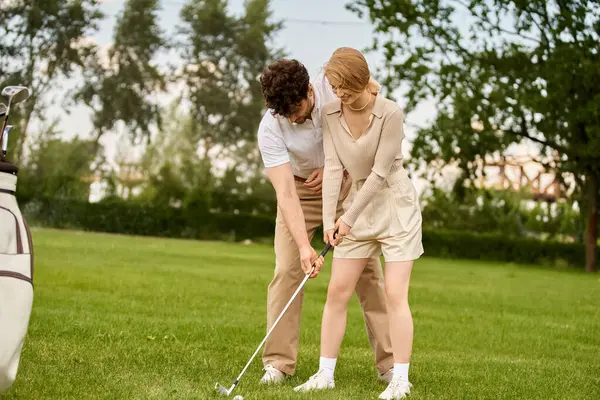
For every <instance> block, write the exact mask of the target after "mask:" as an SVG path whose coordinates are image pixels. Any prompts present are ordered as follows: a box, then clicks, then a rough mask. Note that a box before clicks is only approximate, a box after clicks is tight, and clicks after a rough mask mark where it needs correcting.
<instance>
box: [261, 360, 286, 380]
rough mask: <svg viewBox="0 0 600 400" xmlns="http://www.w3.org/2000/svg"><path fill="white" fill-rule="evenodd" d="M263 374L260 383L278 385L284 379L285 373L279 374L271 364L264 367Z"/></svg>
mask: <svg viewBox="0 0 600 400" xmlns="http://www.w3.org/2000/svg"><path fill="white" fill-rule="evenodd" d="M265 371H266V372H265V374H264V375H263V377H262V378H261V380H260V383H262V384H266V385H270V384H278V383H281V382H283V380H284V379H285V376H286V375H285V373H283V372H281V371H280V370H278V369H277V368H275V367H274V366H272V365H271V364H267V365H265Z"/></svg>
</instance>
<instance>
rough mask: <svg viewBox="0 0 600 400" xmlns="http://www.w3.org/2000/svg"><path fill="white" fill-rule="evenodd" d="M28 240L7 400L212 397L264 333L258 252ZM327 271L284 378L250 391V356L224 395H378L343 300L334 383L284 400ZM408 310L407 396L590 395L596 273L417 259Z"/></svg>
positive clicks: (308, 358)
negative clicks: (30, 257)
mask: <svg viewBox="0 0 600 400" xmlns="http://www.w3.org/2000/svg"><path fill="white" fill-rule="evenodd" d="M33 237H34V241H35V246H36V275H35V280H36V286H35V300H34V310H33V314H32V319H31V324H30V329H29V333H28V336H27V339H26V344H25V348H24V351H23V353H22V361H21V366H20V370H19V374H18V377H17V381H16V383H15V385H14V386H13V388H12V389H11V390H10V391H9V393H8V395H7V399H36V400H37V399H61V400H62V399H213V398H217V396H216V395H215V394H214V392H213V386H214V383H215V382H216V381H217V380H218V381H220V382H221V383H223V384H225V385H227V386H229V385H230V384H231V383H232V382H233V380H234V379H235V377H236V376H237V375H238V374H239V372H240V370H241V369H242V368H243V366H244V365H245V363H246V362H247V360H248V358H249V357H250V356H251V355H252V353H253V352H254V350H255V348H256V346H258V344H259V343H260V341H261V340H262V338H263V336H264V334H265V305H266V289H267V285H268V283H269V280H270V277H271V276H272V270H273V251H272V248H270V247H268V246H264V245H249V246H244V245H236V244H226V243H209V242H194V241H183V240H167V239H153V238H137V237H121V236H112V235H101V234H89V233H85V234H83V233H76V232H61V231H51V230H34V232H33ZM319 250H320V249H319ZM327 260H328V264H327V265H328V266H329V265H330V262H331V255H329V256H328V257H327ZM328 276H329V275H328V273H324V274H322V275H321V276H320V277H319V278H318V279H317V280H311V281H309V283H308V284H307V290H306V291H307V296H306V297H305V303H304V313H303V319H302V332H301V345H300V350H299V352H300V359H299V366H298V371H297V374H296V376H294V377H293V378H292V379H290V380H288V381H287V383H286V384H285V385H284V386H282V387H279V388H264V387H261V386H259V385H258V384H257V381H258V379H259V378H260V376H261V372H262V363H261V360H260V358H259V357H258V356H257V358H256V359H255V361H254V363H253V364H252V365H251V367H250V369H249V371H248V372H247V373H246V375H245V376H244V378H242V381H241V383H240V385H239V386H238V388H237V389H236V392H235V394H241V395H243V396H244V398H245V399H246V400H250V399H309V398H310V399H375V398H377V396H378V395H379V393H380V392H381V391H382V390H383V389H384V388H385V385H384V384H382V383H380V382H379V381H377V379H376V372H375V368H374V366H373V362H372V352H371V350H370V347H369V345H368V341H367V338H366V335H365V331H364V325H363V321H362V315H361V312H360V308H359V307H358V302H357V300H356V298H354V299H353V300H352V303H351V309H350V313H349V319H348V331H347V334H346V336H345V339H344V343H343V344H342V354H341V355H340V359H339V361H338V367H337V369H336V385H337V388H336V389H335V390H333V391H329V392H322V393H318V394H311V395H300V394H297V393H295V392H293V391H292V388H293V386H295V385H297V384H300V383H301V382H303V381H304V380H305V379H307V378H308V377H309V376H310V375H311V374H312V373H313V372H315V370H316V368H317V365H318V357H319V350H318V349H319V331H320V321H321V313H322V309H323V304H324V300H325V295H326V287H327V280H328ZM410 300H411V307H412V310H413V315H414V319H415V342H414V353H413V358H412V361H411V370H410V373H411V380H412V382H413V384H414V389H413V395H412V396H411V398H414V399H578V400H583V399H600V275H597V274H596V275H585V274H583V273H575V272H565V271H554V270H544V269H541V268H524V267H521V266H511V265H502V264H492V263H478V262H466V261H447V260H441V259H430V258H424V259H422V260H420V261H418V262H417V263H416V265H415V268H414V272H413V278H412V285H411V292H410ZM0 329H1V327H0Z"/></svg>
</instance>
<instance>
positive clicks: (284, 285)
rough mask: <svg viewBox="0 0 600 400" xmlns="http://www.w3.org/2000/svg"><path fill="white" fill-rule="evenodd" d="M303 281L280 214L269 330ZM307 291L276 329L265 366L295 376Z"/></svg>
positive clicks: (269, 301) (297, 256) (268, 344)
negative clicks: (301, 319) (303, 303)
mask: <svg viewBox="0 0 600 400" xmlns="http://www.w3.org/2000/svg"><path fill="white" fill-rule="evenodd" d="M303 278H304V272H303V271H302V268H301V267H300V254H299V253H298V247H297V246H296V242H295V241H294V238H293V237H292V235H291V233H290V231H289V230H288V229H287V227H286V226H285V222H284V221H283V217H281V215H280V214H279V212H278V216H277V222H276V225H275V273H274V275H273V280H272V281H271V283H270V284H269V291H268V295H267V331H268V330H269V329H271V326H273V323H274V322H275V320H276V319H277V317H278V316H279V314H281V311H283V308H284V307H285V305H286V304H287V302H288V301H289V300H290V299H291V297H292V295H293V294H294V292H295V291H296V289H297V288H298V285H300V283H301V282H302V279H303ZM303 297H304V290H302V291H300V293H298V296H296V299H295V300H294V301H293V302H292V304H290V307H289V308H288V309H287V311H286V313H285V315H284V316H283V317H282V318H281V320H280V321H279V323H278V324H277V327H276V328H275V329H274V330H273V332H272V333H271V335H270V336H269V338H268V339H267V341H266V342H265V348H264V351H263V363H264V365H265V366H267V365H271V366H273V367H275V368H276V369H277V370H279V371H281V372H284V373H286V374H288V375H293V374H294V370H295V368H296V357H297V355H298V335H299V332H298V331H299V328H300V313H301V311H302V300H303Z"/></svg>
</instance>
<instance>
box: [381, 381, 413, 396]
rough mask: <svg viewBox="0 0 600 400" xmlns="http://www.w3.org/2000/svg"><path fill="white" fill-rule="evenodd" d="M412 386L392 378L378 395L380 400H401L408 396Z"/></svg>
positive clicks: (407, 382)
mask: <svg viewBox="0 0 600 400" xmlns="http://www.w3.org/2000/svg"><path fill="white" fill-rule="evenodd" d="M411 387H412V384H411V383H410V382H409V381H406V380H404V379H402V378H394V379H392V381H391V382H390V384H389V385H388V387H387V388H386V389H385V390H384V391H383V393H381V394H380V395H379V398H380V399H382V400H396V399H403V398H405V397H406V396H407V395H408V394H410V388H411Z"/></svg>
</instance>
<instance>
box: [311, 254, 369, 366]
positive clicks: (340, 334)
mask: <svg viewBox="0 0 600 400" xmlns="http://www.w3.org/2000/svg"><path fill="white" fill-rule="evenodd" d="M368 261H369V260H368V259H350V258H346V259H343V258H335V259H334V260H333V265H332V268H331V279H330V280H329V288H328V289H327V301H326V302H325V309H324V310H323V319H322V322H321V357H327V358H337V356H338V353H339V350H340V345H341V344H342V340H343V339H344V333H345V332H346V318H347V316H348V313H347V309H348V302H349V301H350V298H351V297H352V294H353V293H354V290H355V288H356V283H357V282H358V278H359V277H360V275H361V273H362V271H363V270H364V269H365V266H366V265H367V262H368Z"/></svg>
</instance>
